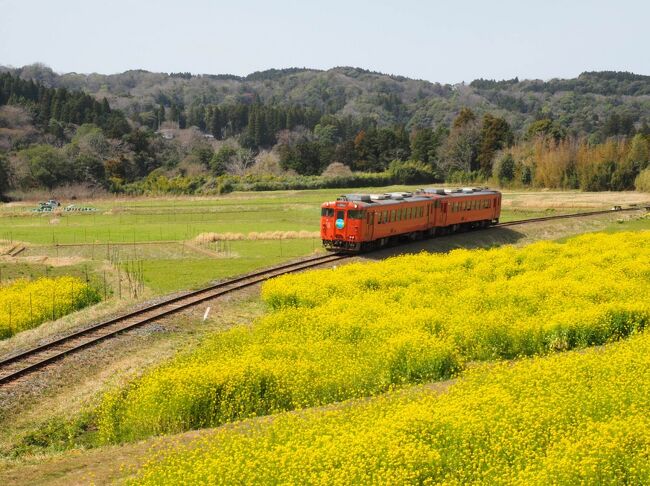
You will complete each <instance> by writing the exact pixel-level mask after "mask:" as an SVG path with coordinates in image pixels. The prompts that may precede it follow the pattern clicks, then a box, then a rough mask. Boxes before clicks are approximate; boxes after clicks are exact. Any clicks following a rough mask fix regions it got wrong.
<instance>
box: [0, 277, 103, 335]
mask: <svg viewBox="0 0 650 486" xmlns="http://www.w3.org/2000/svg"><path fill="white" fill-rule="evenodd" d="M100 300H101V297H100V295H99V293H98V292H97V290H95V289H94V288H93V287H91V286H90V285H88V284H86V283H85V282H83V281H82V280H80V279H78V278H76V277H57V278H46V277H43V278H39V279H37V280H33V281H30V280H22V279H21V280H17V281H15V282H12V283H11V284H8V285H4V286H0V339H4V338H8V337H10V336H13V335H14V334H16V333H18V332H20V331H24V330H26V329H30V328H33V327H36V326H38V325H39V324H41V323H43V322H45V321H49V320H53V319H57V318H59V317H61V316H64V315H66V314H69V313H71V312H74V311H75V310H78V309H82V308H84V307H86V306H88V305H91V304H94V303H96V302H99V301H100Z"/></svg>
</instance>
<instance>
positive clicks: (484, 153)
mask: <svg viewBox="0 0 650 486" xmlns="http://www.w3.org/2000/svg"><path fill="white" fill-rule="evenodd" d="M512 141H513V135H512V132H511V131H510V125H508V122H507V121H505V119H503V118H499V117H495V116H492V115H490V114H489V113H487V114H486V115H485V116H484V117H483V124H482V125H481V132H480V143H479V149H478V154H477V157H476V158H477V161H478V165H479V169H480V171H481V172H482V173H483V175H484V176H486V177H487V176H489V175H490V174H492V162H493V159H494V154H495V153H496V152H497V151H499V150H501V149H503V148H506V147H509V146H510V145H511V144H512Z"/></svg>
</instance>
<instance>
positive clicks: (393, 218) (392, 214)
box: [390, 209, 395, 223]
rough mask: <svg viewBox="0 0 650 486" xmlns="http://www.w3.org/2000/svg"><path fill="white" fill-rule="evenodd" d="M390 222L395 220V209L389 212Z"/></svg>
mask: <svg viewBox="0 0 650 486" xmlns="http://www.w3.org/2000/svg"><path fill="white" fill-rule="evenodd" d="M390 222H391V223H393V222H395V210H394V209H393V210H392V211H391V212H390Z"/></svg>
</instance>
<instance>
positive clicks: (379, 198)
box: [370, 194, 389, 201]
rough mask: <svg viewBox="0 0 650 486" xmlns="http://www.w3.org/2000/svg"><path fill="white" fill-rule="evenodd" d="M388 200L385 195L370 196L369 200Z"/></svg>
mask: <svg viewBox="0 0 650 486" xmlns="http://www.w3.org/2000/svg"><path fill="white" fill-rule="evenodd" d="M388 198H389V196H387V195H386V194H370V199H371V200H372V201H381V200H383V199H388Z"/></svg>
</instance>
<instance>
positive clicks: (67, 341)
mask: <svg viewBox="0 0 650 486" xmlns="http://www.w3.org/2000/svg"><path fill="white" fill-rule="evenodd" d="M643 209H646V210H648V209H650V208H647V207H646V208H644V207H633V208H624V209H616V210H603V211H591V212H583V213H572V214H561V215H554V216H546V217H542V218H531V219H523V220H517V221H507V222H504V223H499V224H498V225H495V226H494V227H496V228H501V227H506V226H515V225H522V224H530V223H536V222H542V221H550V220H555V219H566V218H581V217H585V216H595V215H599V214H612V213H616V212H622V211H639V210H643ZM351 256H352V255H345V254H328V255H322V256H317V257H313V258H309V259H306V260H301V261H297V262H292V263H286V264H284V265H279V266H276V267H273V268H269V269H265V270H261V271H258V272H254V273H250V274H247V275H243V276H241V277H236V278H233V279H230V280H226V281H224V282H220V283H217V284H214V285H211V286H209V287H206V288H203V289H200V290H195V291H192V292H188V293H185V294H182V295H179V296H176V297H172V298H168V299H165V300H163V301H161V302H158V303H156V304H153V305H150V306H147V307H144V308H142V309H138V310H135V311H132V312H129V313H127V314H124V315H121V316H118V317H115V318H113V319H109V320H107V321H103V322H100V323H98V324H94V325H92V326H90V327H87V328H84V329H81V330H79V331H76V332H73V333H71V334H68V335H65V336H63V337H60V338H57V339H55V340H52V341H50V342H47V343H45V344H42V345H40V346H37V347H34V348H32V349H29V350H27V351H23V352H21V353H18V354H15V355H13V356H9V357H6V358H3V359H0V387H2V386H3V385H6V384H8V383H11V382H14V381H16V380H18V379H19V378H21V377H24V376H26V375H28V374H30V373H33V372H34V371H37V370H39V369H41V368H43V367H45V366H47V365H48V364H50V363H52V362H54V361H58V360H60V359H61V358H63V357H65V356H68V355H70V354H72V353H76V352H77V351H80V350H82V349H85V348H88V347H91V346H93V345H95V344H98V343H99V342H102V341H104V340H105V339H108V338H110V337H113V336H116V335H118V334H120V333H122V332H125V331H128V330H130V329H134V328H136V327H139V326H143V325H145V324H148V323H151V322H154V321H156V320H158V319H160V318H163V317H166V316H169V315H171V314H174V313H176V312H179V311H182V310H185V309H188V308H190V307H193V306H196V305H197V304H200V303H202V302H205V301H207V300H211V299H214V298H216V297H219V296H221V295H224V294H228V293H230V292H234V291H236V290H239V289H243V288H246V287H250V286H252V285H256V284H258V283H261V282H263V281H265V280H268V279H269V278H272V277H277V276H279V275H284V274H287V273H293V272H298V271H301V270H306V269H309V268H313V267H317V266H320V265H324V264H326V263H332V262H336V261H339V260H343V259H345V258H349V257H351Z"/></svg>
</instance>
